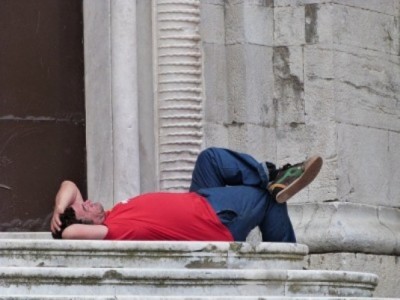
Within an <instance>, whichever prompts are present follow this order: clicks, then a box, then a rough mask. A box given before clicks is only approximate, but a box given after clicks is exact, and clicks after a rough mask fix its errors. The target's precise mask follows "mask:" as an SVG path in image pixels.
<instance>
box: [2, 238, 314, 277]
mask: <svg viewBox="0 0 400 300" xmlns="http://www.w3.org/2000/svg"><path fill="white" fill-rule="evenodd" d="M5 236H6V237H7V236H9V235H5ZM307 251H308V248H307V247H306V246H305V245H299V244H279V243H261V244H258V245H256V246H252V245H250V244H248V243H226V242H220V243H207V242H168V243H167V242H165V241H158V242H138V241H62V240H61V241H60V240H21V239H5V238H0V265H1V266H19V267H27V266H30V267H35V266H39V267H87V268H97V267H114V268H123V267H124V268H129V267H131V268H133V267H135V268H146V269H148V268H159V267H160V266H161V265H162V266H163V267H164V268H187V269H193V268H194V269H199V268H203V269H204V268H207V269H208V268H217V269H220V268H249V269H277V268H279V269H281V268H283V269H301V268H302V267H303V258H304V256H305V255H306V254H307Z"/></svg>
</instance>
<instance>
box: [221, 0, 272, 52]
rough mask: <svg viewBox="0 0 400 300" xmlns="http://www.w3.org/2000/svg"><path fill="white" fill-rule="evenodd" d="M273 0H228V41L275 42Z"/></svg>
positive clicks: (226, 20) (262, 43) (226, 5)
mask: <svg viewBox="0 0 400 300" xmlns="http://www.w3.org/2000/svg"><path fill="white" fill-rule="evenodd" d="M273 22H274V17H273V8H272V1H265V0H264V1H226V4H225V32H226V43H227V44H228V45H229V44H238V43H239V44H243V43H250V44H257V45H265V46H271V45H272V44H273V26H274V25H273Z"/></svg>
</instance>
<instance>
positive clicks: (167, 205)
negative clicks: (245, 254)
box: [103, 193, 233, 241]
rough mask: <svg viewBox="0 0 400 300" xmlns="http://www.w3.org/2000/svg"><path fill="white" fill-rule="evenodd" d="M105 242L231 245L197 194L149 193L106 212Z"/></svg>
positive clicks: (222, 226) (215, 216) (207, 204)
mask: <svg viewBox="0 0 400 300" xmlns="http://www.w3.org/2000/svg"><path fill="white" fill-rule="evenodd" d="M103 224H104V225H105V226H107V228H108V233H107V235H106V236H105V238H104V239H106V240H174V241H233V238H232V234H231V233H230V232H229V230H228V229H227V227H225V225H223V224H222V223H221V221H220V220H219V218H218V216H217V215H216V213H215V211H214V210H213V208H212V207H211V206H210V204H209V203H208V202H207V200H206V199H204V198H203V197H201V196H200V195H198V194H196V193H150V194H144V195H140V196H138V197H135V198H132V199H129V200H127V201H123V202H120V203H118V204H117V205H115V206H114V207H113V208H112V209H111V210H110V211H108V212H106V218H105V221H104V223H103Z"/></svg>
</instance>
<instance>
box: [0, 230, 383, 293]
mask: <svg viewBox="0 0 400 300" xmlns="http://www.w3.org/2000/svg"><path fill="white" fill-rule="evenodd" d="M307 252H308V248H307V246H305V245H301V244H284V243H262V244H259V245H256V246H253V245H251V244H248V243H225V242H221V243H214V242H213V243H210V242H133V241H132V242H124V241H63V240H61V241H60V240H52V239H51V238H50V237H49V234H48V233H42V234H35V235H32V234H28V233H26V234H24V233H22V234H4V235H3V236H2V237H0V299H143V300H145V299H149V300H150V299H154V300H155V299H158V300H159V299H170V300H172V299H199V300H200V299H202V300H205V299H220V300H222V299H226V300H227V299H238V300H239V299H240V300H245V299H246V300H250V299H252V300H255V299H297V300H300V299H314V300H316V299H326V300H327V299H362V298H363V297H371V296H372V294H373V291H374V289H375V287H376V285H377V276H376V275H374V274H368V273H357V272H343V271H318V270H304V269H303V266H304V264H303V260H304V257H305V256H306V255H307ZM349 297H350V298H349ZM369 299H370V298H369Z"/></svg>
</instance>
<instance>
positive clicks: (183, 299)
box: [0, 295, 400, 300]
mask: <svg viewBox="0 0 400 300" xmlns="http://www.w3.org/2000/svg"><path fill="white" fill-rule="evenodd" d="M0 299H2V300H3V299H7V300H47V299H51V300H53V299H54V300H399V299H400V298H370V297H368V298H366V297H286V296H229V297H218V296H113V295H109V296H84V295H76V296H55V295H52V296H47V295H38V296H31V295H17V296H10V297H7V298H5V297H0Z"/></svg>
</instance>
